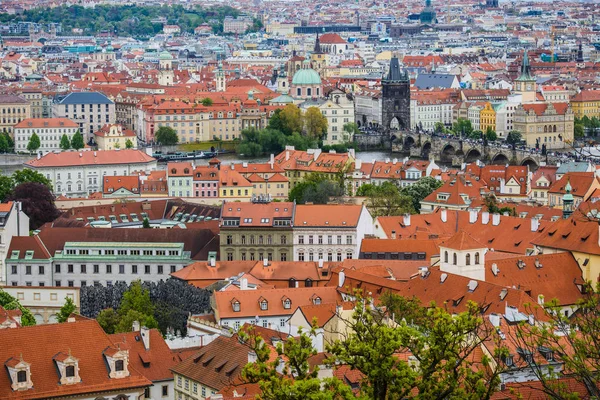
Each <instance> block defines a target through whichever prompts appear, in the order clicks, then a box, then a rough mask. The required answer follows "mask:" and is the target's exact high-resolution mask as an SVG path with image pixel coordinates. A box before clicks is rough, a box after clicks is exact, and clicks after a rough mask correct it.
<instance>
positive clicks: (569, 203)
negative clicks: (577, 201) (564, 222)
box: [562, 180, 574, 219]
mask: <svg viewBox="0 0 600 400" xmlns="http://www.w3.org/2000/svg"><path fill="white" fill-rule="evenodd" d="M572 190H573V188H572V187H571V181H570V180H567V184H566V185H565V194H564V195H563V199H562V200H563V218H564V219H567V218H569V217H570V216H571V214H573V201H574V199H573V195H572V194H571V191H572Z"/></svg>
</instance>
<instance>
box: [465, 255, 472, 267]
mask: <svg viewBox="0 0 600 400" xmlns="http://www.w3.org/2000/svg"><path fill="white" fill-rule="evenodd" d="M465 264H467V265H471V255H470V254H469V253H467V256H466V257H465Z"/></svg>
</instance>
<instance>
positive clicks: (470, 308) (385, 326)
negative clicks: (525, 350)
mask: <svg viewBox="0 0 600 400" xmlns="http://www.w3.org/2000/svg"><path fill="white" fill-rule="evenodd" d="M389 296H390V299H394V298H396V297H397V296H398V295H395V294H390V295H389ZM358 297H359V298H358V300H357V301H356V302H355V311H354V313H353V315H352V317H351V318H350V319H345V318H343V317H342V316H341V315H338V318H340V319H342V321H343V322H344V324H345V325H346V326H347V327H348V330H347V332H348V334H347V335H345V336H344V337H343V339H340V340H337V341H335V342H334V343H333V344H331V345H328V346H327V351H328V352H329V353H331V354H332V355H333V359H332V360H330V362H331V363H332V364H345V365H348V366H349V367H350V368H352V369H355V370H357V371H359V372H361V373H362V375H363V376H364V380H363V382H362V384H361V388H360V395H361V397H362V398H368V399H376V400H387V399H408V398H418V399H472V400H475V399H489V398H490V397H491V396H492V394H493V393H494V392H495V391H496V388H497V386H498V385H499V383H500V379H499V373H500V372H501V371H502V368H501V367H500V365H501V364H500V359H501V357H502V356H503V355H505V354H506V353H507V351H506V349H505V348H504V347H502V346H500V345H498V346H497V347H496V348H495V350H494V353H493V354H491V355H487V354H484V355H483V356H482V358H481V363H482V365H481V366H480V367H478V368H474V366H475V362H476V361H475V359H474V357H473V356H474V354H475V353H476V352H477V351H478V350H479V348H480V347H481V345H482V344H483V343H484V342H493V343H496V344H501V340H500V338H499V337H498V334H497V333H496V331H495V329H492V328H489V329H488V328H486V326H485V325H484V324H483V320H482V317H481V313H480V307H478V306H477V305H476V304H474V303H469V304H468V305H467V310H466V311H464V312H461V313H459V314H456V315H453V314H451V313H449V312H447V311H446V310H445V309H444V308H443V307H437V306H435V304H431V305H429V306H428V307H422V306H420V305H419V304H418V302H416V301H415V300H401V301H394V302H393V305H394V306H398V305H399V304H404V306H402V312H401V313H400V315H395V314H392V313H391V312H390V311H387V310H385V308H381V309H380V308H375V307H374V306H373V305H372V302H371V299H368V298H367V299H364V300H363V299H362V298H360V295H359V296H358ZM384 305H385V304H384ZM390 308H391V309H392V307H390ZM401 354H405V355H407V354H410V355H411V358H413V359H414V363H415V364H414V365H411V364H410V363H409V362H406V361H404V358H403V357H399V355H401Z"/></svg>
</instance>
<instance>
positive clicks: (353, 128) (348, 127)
mask: <svg viewBox="0 0 600 400" xmlns="http://www.w3.org/2000/svg"><path fill="white" fill-rule="evenodd" d="M343 130H344V132H346V133H347V134H348V135H349V136H350V137H352V136H353V135H358V134H359V133H360V129H358V125H357V124H356V122H348V123H345V124H344V128H343Z"/></svg>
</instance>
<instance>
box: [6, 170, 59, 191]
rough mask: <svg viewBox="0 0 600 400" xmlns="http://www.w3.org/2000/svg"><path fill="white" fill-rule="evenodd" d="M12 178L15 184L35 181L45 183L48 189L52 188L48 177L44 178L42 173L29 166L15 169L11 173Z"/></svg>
mask: <svg viewBox="0 0 600 400" xmlns="http://www.w3.org/2000/svg"><path fill="white" fill-rule="evenodd" d="M12 179H13V182H14V184H15V186H17V185H20V184H22V183H27V182H36V183H41V184H43V185H46V186H48V188H49V189H52V183H51V182H50V180H49V179H48V178H46V177H45V176H44V175H42V174H40V173H39V172H37V171H34V170H32V169H29V168H25V169H18V170H16V171H15V172H13V174H12Z"/></svg>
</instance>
